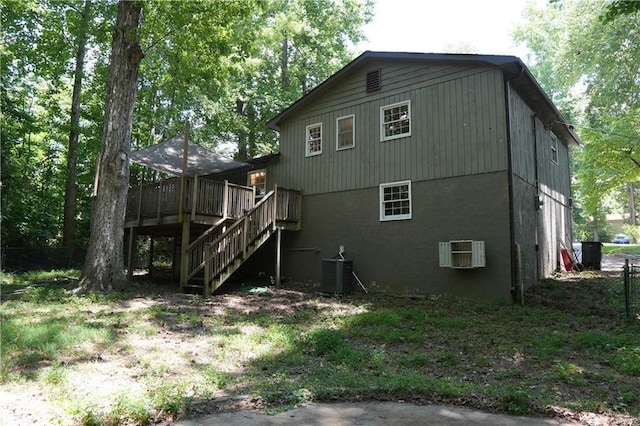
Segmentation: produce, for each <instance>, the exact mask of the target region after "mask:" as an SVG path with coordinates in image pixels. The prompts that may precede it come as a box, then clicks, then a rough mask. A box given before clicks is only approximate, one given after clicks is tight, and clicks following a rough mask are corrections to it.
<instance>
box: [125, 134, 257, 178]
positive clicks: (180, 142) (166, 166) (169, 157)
mask: <svg viewBox="0 0 640 426" xmlns="http://www.w3.org/2000/svg"><path fill="white" fill-rule="evenodd" d="M183 147H184V136H183V135H182V133H178V134H177V135H176V136H174V137H173V138H171V139H168V140H166V141H164V142H160V143H159V144H156V145H151V146H149V147H147V148H143V149H140V150H138V151H134V152H132V153H131V161H133V162H134V163H138V164H142V165H144V166H147V167H149V168H152V169H154V170H157V171H159V172H163V173H167V174H169V175H173V176H181V175H182V150H183ZM246 165H247V164H246V163H241V162H239V161H234V160H231V159H229V158H226V157H221V156H219V155H218V154H216V153H214V152H212V151H209V150H208V149H205V148H203V147H201V146H199V145H196V144H194V143H191V142H188V145H187V170H186V175H187V176H203V175H207V174H211V173H219V172H221V171H223V170H229V169H235V168H238V167H242V166H246Z"/></svg>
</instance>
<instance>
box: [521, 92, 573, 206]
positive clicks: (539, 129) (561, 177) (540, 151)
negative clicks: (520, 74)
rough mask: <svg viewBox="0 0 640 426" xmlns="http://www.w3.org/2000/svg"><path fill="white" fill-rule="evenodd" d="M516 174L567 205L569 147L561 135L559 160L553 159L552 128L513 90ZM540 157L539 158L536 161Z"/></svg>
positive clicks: (569, 183)
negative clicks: (546, 125) (547, 126)
mask: <svg viewBox="0 0 640 426" xmlns="http://www.w3.org/2000/svg"><path fill="white" fill-rule="evenodd" d="M510 115H511V141H512V144H513V155H512V162H513V174H514V175H516V176H518V177H519V178H520V179H522V180H524V181H525V182H527V183H528V184H529V185H534V186H535V185H536V184H537V185H538V186H539V190H540V192H542V193H544V194H546V195H548V196H550V197H551V198H553V199H554V200H556V201H558V202H560V203H561V204H565V205H568V200H567V197H568V194H570V193H571V178H570V175H569V173H568V172H567V170H568V164H569V148H568V147H567V146H566V145H565V144H564V143H563V142H562V141H561V140H560V138H558V139H557V140H558V163H557V164H555V163H554V162H553V161H552V160H551V139H552V132H551V130H550V129H548V128H546V127H545V123H543V122H542V121H541V120H540V118H538V117H537V116H536V115H535V114H534V112H533V111H532V110H531V108H529V106H528V105H527V104H526V103H525V102H524V100H523V99H522V98H521V97H520V96H519V95H518V94H517V93H516V92H515V91H513V90H512V91H511V92H510ZM536 160H537V161H536Z"/></svg>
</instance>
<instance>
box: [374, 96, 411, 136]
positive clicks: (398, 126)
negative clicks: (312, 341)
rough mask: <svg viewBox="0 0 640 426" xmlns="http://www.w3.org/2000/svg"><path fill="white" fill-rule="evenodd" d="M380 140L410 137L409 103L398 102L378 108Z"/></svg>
mask: <svg viewBox="0 0 640 426" xmlns="http://www.w3.org/2000/svg"><path fill="white" fill-rule="evenodd" d="M380 124H381V128H380V140H381V141H388V140H391V139H397V138H402V137H405V136H411V103H410V102H409V101H405V102H399V103H397V104H393V105H387V106H383V107H382V108H380Z"/></svg>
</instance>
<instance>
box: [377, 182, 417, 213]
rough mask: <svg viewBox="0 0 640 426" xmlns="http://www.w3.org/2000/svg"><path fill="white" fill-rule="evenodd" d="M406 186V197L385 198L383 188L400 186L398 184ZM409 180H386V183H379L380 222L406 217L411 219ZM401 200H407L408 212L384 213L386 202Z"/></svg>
mask: <svg viewBox="0 0 640 426" xmlns="http://www.w3.org/2000/svg"><path fill="white" fill-rule="evenodd" d="M405 185H406V186H407V187H408V188H407V189H408V190H407V197H406V198H398V199H395V200H394V199H390V200H385V192H384V190H385V189H387V188H393V187H400V186H405ZM411 199H412V198H411V181H410V180H401V181H398V182H388V183H382V184H380V200H379V203H380V221H381V222H386V221H390V220H407V219H411V215H412V213H413V207H412V201H411ZM398 201H400V202H402V201H408V202H409V213H400V214H386V207H387V204H389V203H394V202H398Z"/></svg>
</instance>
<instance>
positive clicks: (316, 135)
mask: <svg viewBox="0 0 640 426" xmlns="http://www.w3.org/2000/svg"><path fill="white" fill-rule="evenodd" d="M306 134H307V142H306V151H305V152H306V153H305V155H306V156H307V157H310V156H312V155H318V154H322V123H316V124H311V125H309V126H307V130H306Z"/></svg>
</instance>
